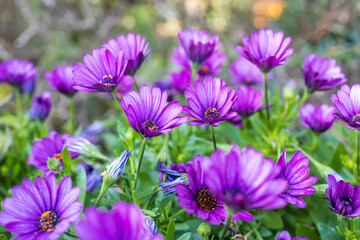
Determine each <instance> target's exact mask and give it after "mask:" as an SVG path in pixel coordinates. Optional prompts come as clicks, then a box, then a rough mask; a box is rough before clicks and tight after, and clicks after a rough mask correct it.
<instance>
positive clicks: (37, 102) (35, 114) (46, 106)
mask: <svg viewBox="0 0 360 240" xmlns="http://www.w3.org/2000/svg"><path fill="white" fill-rule="evenodd" d="M50 110H51V93H50V92H44V93H43V94H42V95H40V96H37V97H34V98H33V100H32V104H31V108H30V109H29V112H28V114H29V116H30V118H31V119H40V120H44V119H45V118H46V117H47V116H48V115H49V113H50Z"/></svg>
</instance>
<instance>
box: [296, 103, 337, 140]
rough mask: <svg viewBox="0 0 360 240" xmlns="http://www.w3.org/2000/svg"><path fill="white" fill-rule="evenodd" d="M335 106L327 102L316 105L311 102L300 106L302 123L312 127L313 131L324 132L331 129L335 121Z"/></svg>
mask: <svg viewBox="0 0 360 240" xmlns="http://www.w3.org/2000/svg"><path fill="white" fill-rule="evenodd" d="M334 113H335V108H334V107H333V106H329V105H327V104H322V105H320V106H314V105H312V104H311V103H307V104H305V105H304V106H303V107H302V108H300V111H299V114H300V116H301V118H302V120H303V121H302V125H304V126H306V127H308V128H310V129H311V130H312V131H313V132H316V133H322V132H325V131H327V130H328V129H330V128H331V127H332V125H333V123H334V120H335V118H334V116H333V114H334Z"/></svg>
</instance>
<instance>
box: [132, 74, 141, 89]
mask: <svg viewBox="0 0 360 240" xmlns="http://www.w3.org/2000/svg"><path fill="white" fill-rule="evenodd" d="M131 78H132V80H133V82H134V87H135V90H136V91H137V92H139V86H138V85H137V82H136V80H135V75H134V74H132V75H131Z"/></svg>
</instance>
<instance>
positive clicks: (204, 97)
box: [183, 76, 237, 126]
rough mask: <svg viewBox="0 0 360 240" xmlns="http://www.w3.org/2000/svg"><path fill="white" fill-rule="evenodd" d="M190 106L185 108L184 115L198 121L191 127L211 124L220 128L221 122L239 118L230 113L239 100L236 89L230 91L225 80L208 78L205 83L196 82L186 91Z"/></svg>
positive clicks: (234, 113) (193, 121) (192, 122)
mask: <svg viewBox="0 0 360 240" xmlns="http://www.w3.org/2000/svg"><path fill="white" fill-rule="evenodd" d="M185 98H186V100H187V101H188V103H189V106H184V110H183V111H184V113H185V114H186V115H188V116H190V117H193V118H195V119H196V120H191V121H189V125H200V124H209V125H212V126H218V125H219V124H220V122H221V121H224V120H228V119H231V118H233V117H235V116H237V113H236V112H229V111H230V109H231V107H232V105H233V104H234V102H235V101H236V99H237V95H236V94H235V89H232V90H230V91H229V89H228V87H227V86H226V84H225V80H222V79H220V78H217V77H216V78H212V77H210V76H206V77H205V79H204V81H196V82H195V84H194V85H191V86H189V87H188V88H187V89H186V90H185Z"/></svg>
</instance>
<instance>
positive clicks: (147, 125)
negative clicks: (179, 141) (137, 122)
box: [142, 120, 159, 131]
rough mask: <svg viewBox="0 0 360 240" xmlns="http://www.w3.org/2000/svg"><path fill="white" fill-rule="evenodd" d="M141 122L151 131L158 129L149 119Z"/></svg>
mask: <svg viewBox="0 0 360 240" xmlns="http://www.w3.org/2000/svg"><path fill="white" fill-rule="evenodd" d="M142 124H143V125H145V127H147V128H148V129H149V130H151V131H158V130H159V127H158V126H157V125H156V123H155V122H153V121H151V120H146V121H145V122H143V123H142Z"/></svg>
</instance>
